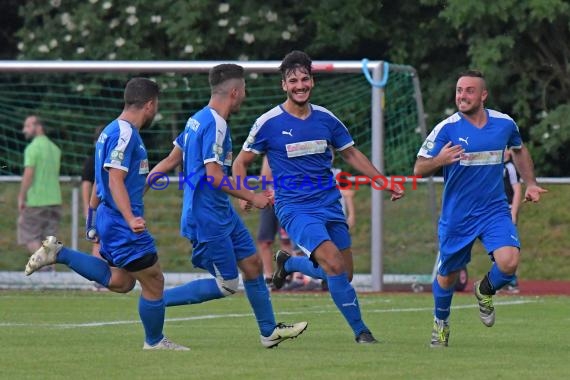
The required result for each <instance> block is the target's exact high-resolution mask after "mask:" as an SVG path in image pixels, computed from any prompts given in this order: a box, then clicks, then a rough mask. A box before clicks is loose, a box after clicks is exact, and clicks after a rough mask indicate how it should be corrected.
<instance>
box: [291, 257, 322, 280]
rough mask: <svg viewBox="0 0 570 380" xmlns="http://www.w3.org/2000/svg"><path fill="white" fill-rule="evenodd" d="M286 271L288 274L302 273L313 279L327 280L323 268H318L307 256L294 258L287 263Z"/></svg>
mask: <svg viewBox="0 0 570 380" xmlns="http://www.w3.org/2000/svg"><path fill="white" fill-rule="evenodd" d="M285 271H287V273H293V272H301V273H303V274H306V275H307V276H309V277H312V278H318V279H321V280H322V279H325V278H326V276H327V275H326V273H325V271H324V270H323V268H321V267H320V266H319V267H316V268H315V266H314V265H313V262H312V261H311V260H309V258H308V257H307V256H293V257H291V258H289V259H288V260H287V261H285Z"/></svg>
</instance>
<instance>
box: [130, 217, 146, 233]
mask: <svg viewBox="0 0 570 380" xmlns="http://www.w3.org/2000/svg"><path fill="white" fill-rule="evenodd" d="M129 227H130V228H131V231H133V232H134V233H137V234H138V233H141V232H143V231H144V230H145V229H146V222H145V221H144V219H143V218H141V217H140V216H137V217H135V218H133V219H131V220H129Z"/></svg>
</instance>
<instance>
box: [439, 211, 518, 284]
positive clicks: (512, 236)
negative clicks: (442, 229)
mask: <svg viewBox="0 0 570 380" xmlns="http://www.w3.org/2000/svg"><path fill="white" fill-rule="evenodd" d="M476 239H480V240H481V243H483V246H484V247H485V249H486V250H487V253H488V254H489V256H490V257H491V260H494V259H493V252H494V251H495V250H496V249H499V248H501V247H507V246H510V247H516V248H519V249H520V241H519V234H518V232H517V228H516V227H515V225H514V224H513V222H512V219H511V217H510V215H508V214H505V215H499V216H496V217H493V218H490V219H487V220H484V221H481V222H480V223H479V224H478V228H477V230H476V232H475V233H474V234H473V235H469V236H462V235H452V234H440V235H439V261H438V263H437V270H438V273H439V274H440V275H442V276H447V275H449V274H450V273H452V272H456V271H458V270H460V269H463V268H465V267H466V266H467V264H468V263H469V262H470V261H471V248H472V247H473V244H474V243H475V240H476Z"/></svg>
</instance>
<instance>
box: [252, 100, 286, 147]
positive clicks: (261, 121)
mask: <svg viewBox="0 0 570 380" xmlns="http://www.w3.org/2000/svg"><path fill="white" fill-rule="evenodd" d="M282 113H283V110H282V109H281V107H279V106H276V107H273V108H272V109H270V110H269V111H267V112H266V113H264V114H263V115H261V116H260V117H258V118H257V120H255V123H253V126H252V127H251V130H250V131H249V135H248V136H247V138H246V139H245V142H244V143H243V146H242V150H245V151H246V152H253V153H255V154H263V152H261V151H258V150H256V149H252V148H250V145H252V144H254V143H255V137H256V136H257V134H258V133H259V131H260V130H261V128H262V127H263V126H264V125H265V123H267V122H268V121H269V120H271V119H273V118H274V117H277V116H279V115H281V114H282Z"/></svg>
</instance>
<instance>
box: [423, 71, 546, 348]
mask: <svg viewBox="0 0 570 380" xmlns="http://www.w3.org/2000/svg"><path fill="white" fill-rule="evenodd" d="M487 95H488V93H487V87H486V84H485V79H484V77H483V74H481V73H480V72H478V71H467V72H465V73H462V74H460V76H459V79H458V81H457V86H456V91H455V103H456V105H457V109H458V111H459V112H457V113H455V114H453V115H452V116H450V117H448V118H447V119H445V120H444V121H442V122H441V123H439V124H438V125H436V127H435V128H434V130H433V131H432V132H431V133H430V135H429V136H428V137H427V139H426V140H425V142H424V144H423V145H422V147H421V149H420V151H419V152H418V159H417V161H416V164H415V168H414V174H415V175H419V176H422V177H426V176H430V175H433V174H434V172H435V171H437V170H438V169H439V168H441V167H443V176H444V180H445V189H444V193H443V206H442V211H441V217H440V220H439V251H440V258H439V262H438V274H437V276H436V278H435V279H434V281H433V285H432V292H433V297H434V303H435V310H434V317H435V320H434V325H433V330H432V337H431V346H432V347H445V346H447V345H448V341H449V332H450V330H449V322H448V320H449V315H450V311H451V298H452V296H453V291H454V283H455V281H456V280H457V274H458V273H459V270H461V269H462V268H465V266H466V265H467V263H469V261H470V260H471V248H472V246H473V243H474V242H475V239H477V238H479V239H480V240H481V242H482V243H483V245H484V246H485V248H486V249H487V252H488V253H489V256H490V258H491V260H492V261H493V265H492V266H491V270H490V271H489V273H487V274H486V275H485V277H483V280H481V281H477V282H476V283H475V284H474V292H475V296H476V298H477V301H478V303H479V316H480V318H481V321H482V322H483V324H484V325H485V326H488V327H491V326H493V324H494V323H495V308H494V306H493V299H492V296H493V295H494V294H495V292H496V291H497V290H499V289H500V288H501V287H503V286H504V285H505V284H508V283H509V282H510V281H511V280H512V279H513V276H514V274H515V272H516V270H517V266H518V263H519V249H520V242H519V235H518V232H517V229H516V227H515V225H514V224H513V221H512V218H511V213H510V211H509V206H508V204H507V200H506V196H505V189H504V186H503V152H504V150H505V147H511V148H512V156H513V160H514V161H515V164H516V166H517V168H519V170H520V174H521V176H522V178H523V179H524V181H525V183H526V194H525V199H526V200H529V201H533V202H538V201H539V200H540V194H541V193H544V192H546V190H544V189H542V188H541V187H539V186H538V185H537V183H536V179H535V177H534V169H533V163H532V159H531V157H530V154H529V153H528V150H527V149H526V147H524V146H523V144H522V140H521V136H520V134H519V130H518V127H517V125H516V124H515V122H514V121H513V119H511V118H510V117H509V116H508V115H505V114H503V113H500V112H497V111H494V110H491V109H486V108H484V103H485V101H486V100H487Z"/></svg>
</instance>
